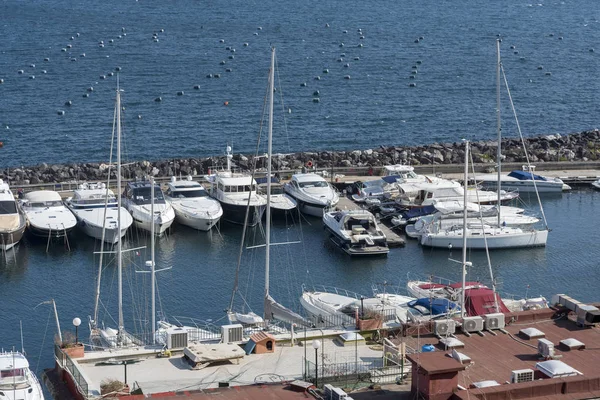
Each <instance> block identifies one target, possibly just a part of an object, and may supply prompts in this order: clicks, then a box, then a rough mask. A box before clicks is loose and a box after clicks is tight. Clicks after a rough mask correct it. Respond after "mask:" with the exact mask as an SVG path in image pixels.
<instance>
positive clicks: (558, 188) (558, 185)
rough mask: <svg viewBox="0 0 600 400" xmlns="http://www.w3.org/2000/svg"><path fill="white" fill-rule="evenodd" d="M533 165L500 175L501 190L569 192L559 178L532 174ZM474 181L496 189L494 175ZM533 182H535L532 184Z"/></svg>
mask: <svg viewBox="0 0 600 400" xmlns="http://www.w3.org/2000/svg"><path fill="white" fill-rule="evenodd" d="M534 171H535V165H530V166H527V165H523V167H522V169H521V170H514V171H511V172H509V173H508V174H501V175H500V186H501V189H503V190H518V191H519V193H535V192H536V190H537V192H538V193H561V192H564V191H568V190H571V186H569V185H567V184H566V183H564V182H563V181H562V179H560V178H554V177H549V176H542V175H537V174H535V173H534ZM475 180H476V181H477V183H478V184H481V186H482V187H483V188H485V189H489V190H496V189H497V188H498V176H497V175H496V174H486V175H477V176H475ZM534 181H535V182H534Z"/></svg>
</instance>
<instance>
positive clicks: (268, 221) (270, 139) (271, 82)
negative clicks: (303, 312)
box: [265, 47, 275, 319]
mask: <svg viewBox="0 0 600 400" xmlns="http://www.w3.org/2000/svg"><path fill="white" fill-rule="evenodd" d="M274 81H275V47H272V48H271V70H270V71H269V131H268V132H269V136H268V140H267V210H266V213H267V216H266V228H265V236H266V237H265V247H266V251H265V299H266V298H267V297H268V296H269V262H270V260H269V258H270V252H271V251H270V250H271V249H270V246H271V169H272V164H271V154H272V152H273V90H274V89H275V82H274ZM266 318H267V316H266V315H265V319H266Z"/></svg>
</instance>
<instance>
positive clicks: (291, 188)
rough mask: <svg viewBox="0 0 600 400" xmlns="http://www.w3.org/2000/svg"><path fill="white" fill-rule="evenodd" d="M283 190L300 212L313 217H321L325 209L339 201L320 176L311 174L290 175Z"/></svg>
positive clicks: (334, 192) (334, 191) (332, 189)
mask: <svg viewBox="0 0 600 400" xmlns="http://www.w3.org/2000/svg"><path fill="white" fill-rule="evenodd" d="M283 189H284V190H285V192H286V193H287V194H289V195H290V196H292V197H293V198H294V199H296V201H297V202H298V207H299V208H300V211H302V212H303V213H305V214H308V215H312V216H315V217H322V216H323V214H324V213H325V212H326V211H325V210H326V209H329V208H333V207H335V206H336V205H337V203H338V202H339V200H340V199H339V196H338V194H337V191H336V190H335V189H334V188H333V187H332V186H331V185H330V184H329V183H328V182H327V181H326V180H325V179H324V178H323V177H322V176H320V175H317V174H313V173H308V174H294V175H292V180H291V181H290V182H288V183H286V184H285V185H284V186H283Z"/></svg>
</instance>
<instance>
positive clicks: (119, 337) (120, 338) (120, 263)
mask: <svg viewBox="0 0 600 400" xmlns="http://www.w3.org/2000/svg"><path fill="white" fill-rule="evenodd" d="M116 107H117V117H116V118H117V266H118V274H119V329H118V331H119V332H118V333H117V344H121V343H123V333H124V329H125V327H124V325H125V324H124V322H123V257H122V254H121V92H120V89H119V86H118V85H117V105H116Z"/></svg>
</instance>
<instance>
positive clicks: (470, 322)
mask: <svg viewBox="0 0 600 400" xmlns="http://www.w3.org/2000/svg"><path fill="white" fill-rule="evenodd" d="M462 330H463V332H480V331H482V330H483V318H481V317H480V316H476V317H464V318H463V323H462Z"/></svg>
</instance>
